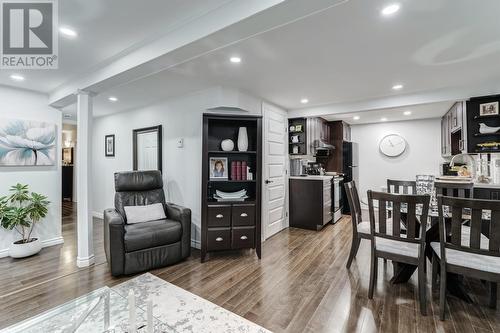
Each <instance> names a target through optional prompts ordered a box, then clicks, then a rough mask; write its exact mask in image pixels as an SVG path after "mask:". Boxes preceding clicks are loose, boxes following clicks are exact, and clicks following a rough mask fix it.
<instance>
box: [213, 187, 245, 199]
mask: <svg viewBox="0 0 500 333" xmlns="http://www.w3.org/2000/svg"><path fill="white" fill-rule="evenodd" d="M214 199H215V200H217V201H222V202H223V201H245V199H248V195H247V190H241V191H238V192H222V191H219V190H216V191H215V194H214Z"/></svg>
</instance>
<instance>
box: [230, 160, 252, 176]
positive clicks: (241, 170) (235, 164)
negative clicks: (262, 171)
mask: <svg viewBox="0 0 500 333" xmlns="http://www.w3.org/2000/svg"><path fill="white" fill-rule="evenodd" d="M249 169H250V167H249V166H248V164H247V162H246V161H232V162H231V180H252V179H251V174H250V172H249Z"/></svg>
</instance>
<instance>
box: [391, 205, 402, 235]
mask: <svg viewBox="0 0 500 333" xmlns="http://www.w3.org/2000/svg"><path fill="white" fill-rule="evenodd" d="M400 234H401V203H400V202H394V203H393V204H392V235H393V236H398V235H400Z"/></svg>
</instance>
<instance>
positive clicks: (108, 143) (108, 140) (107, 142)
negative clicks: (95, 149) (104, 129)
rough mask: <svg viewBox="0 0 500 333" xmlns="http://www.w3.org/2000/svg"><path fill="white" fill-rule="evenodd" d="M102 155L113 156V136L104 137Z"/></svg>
mask: <svg viewBox="0 0 500 333" xmlns="http://www.w3.org/2000/svg"><path fill="white" fill-rule="evenodd" d="M104 154H105V156H106V157H114V156H115V135H114V134H110V135H106V136H105V137H104Z"/></svg>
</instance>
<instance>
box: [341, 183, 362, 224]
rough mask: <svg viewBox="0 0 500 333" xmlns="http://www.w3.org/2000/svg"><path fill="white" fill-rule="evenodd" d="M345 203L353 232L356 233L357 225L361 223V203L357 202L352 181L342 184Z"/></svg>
mask: <svg viewBox="0 0 500 333" xmlns="http://www.w3.org/2000/svg"><path fill="white" fill-rule="evenodd" d="M344 188H345V192H346V195H347V201H348V203H349V207H350V209H351V221H352V227H353V231H354V232H357V229H358V228H357V225H358V224H359V223H361V214H362V212H361V203H360V202H359V196H358V191H357V190H356V183H355V182H354V181H351V182H347V183H345V184H344Z"/></svg>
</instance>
